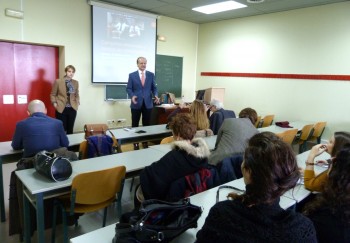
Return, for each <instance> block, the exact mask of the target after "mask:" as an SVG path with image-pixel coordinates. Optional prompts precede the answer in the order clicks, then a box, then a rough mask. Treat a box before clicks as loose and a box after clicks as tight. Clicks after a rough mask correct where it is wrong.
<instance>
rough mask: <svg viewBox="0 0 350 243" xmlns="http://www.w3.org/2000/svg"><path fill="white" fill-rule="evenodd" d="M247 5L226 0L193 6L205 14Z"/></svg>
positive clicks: (195, 9)
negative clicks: (224, 0)
mask: <svg viewBox="0 0 350 243" xmlns="http://www.w3.org/2000/svg"><path fill="white" fill-rule="evenodd" d="M245 7H247V5H244V4H241V3H237V2H235V1H226V2H221V3H214V4H209V5H205V6H202V7H197V8H192V10H194V11H197V12H201V13H205V14H212V13H219V12H224V11H228V10H232V9H238V8H245Z"/></svg>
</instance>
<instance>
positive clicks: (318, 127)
mask: <svg viewBox="0 0 350 243" xmlns="http://www.w3.org/2000/svg"><path fill="white" fill-rule="evenodd" d="M326 125H327V122H317V123H316V124H315V125H314V132H313V134H312V138H311V139H312V140H314V139H318V138H321V136H322V134H323V131H324V129H325V127H326Z"/></svg>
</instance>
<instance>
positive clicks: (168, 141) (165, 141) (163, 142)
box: [160, 136, 174, 144]
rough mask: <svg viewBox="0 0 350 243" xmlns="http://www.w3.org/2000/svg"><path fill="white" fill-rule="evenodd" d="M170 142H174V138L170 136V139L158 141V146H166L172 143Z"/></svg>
mask: <svg viewBox="0 0 350 243" xmlns="http://www.w3.org/2000/svg"><path fill="white" fill-rule="evenodd" d="M172 142H174V137H173V136H170V137H166V138H163V139H162V141H160V144H166V143H172Z"/></svg>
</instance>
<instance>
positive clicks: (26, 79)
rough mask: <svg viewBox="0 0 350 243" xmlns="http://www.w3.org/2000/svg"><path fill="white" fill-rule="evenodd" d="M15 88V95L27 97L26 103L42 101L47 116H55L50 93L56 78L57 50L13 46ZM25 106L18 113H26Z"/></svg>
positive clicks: (54, 48) (43, 47) (34, 46)
mask: <svg viewBox="0 0 350 243" xmlns="http://www.w3.org/2000/svg"><path fill="white" fill-rule="evenodd" d="M14 49H15V75H16V76H15V87H16V93H17V95H27V99H28V102H29V101H31V100H33V99H40V100H42V101H43V102H44V103H45V105H46V107H47V112H48V115H49V116H52V117H54V116H55V110H54V108H53V106H52V105H51V102H50V92H51V87H52V84H53V82H54V80H55V79H56V78H57V77H58V48H56V47H50V46H38V45H25V44H15V48H14ZM26 106H27V105H19V107H18V111H19V112H21V113H22V114H25V113H26Z"/></svg>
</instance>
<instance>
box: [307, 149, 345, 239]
mask: <svg viewBox="0 0 350 243" xmlns="http://www.w3.org/2000/svg"><path fill="white" fill-rule="evenodd" d="M349 171H350V147H349V146H347V147H345V148H344V149H343V150H341V151H340V152H338V154H337V155H336V157H335V158H334V159H333V160H332V162H331V164H330V168H329V174H328V180H327V182H326V184H325V187H324V190H323V192H322V193H321V194H318V195H317V197H316V199H314V200H313V201H311V202H310V203H309V204H307V205H306V206H305V208H304V214H306V215H307V216H308V217H309V218H310V219H311V220H312V222H313V223H314V225H315V228H316V233H317V239H318V242H320V243H322V242H335V243H337V242H339V243H340V242H350V174H349Z"/></svg>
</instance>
